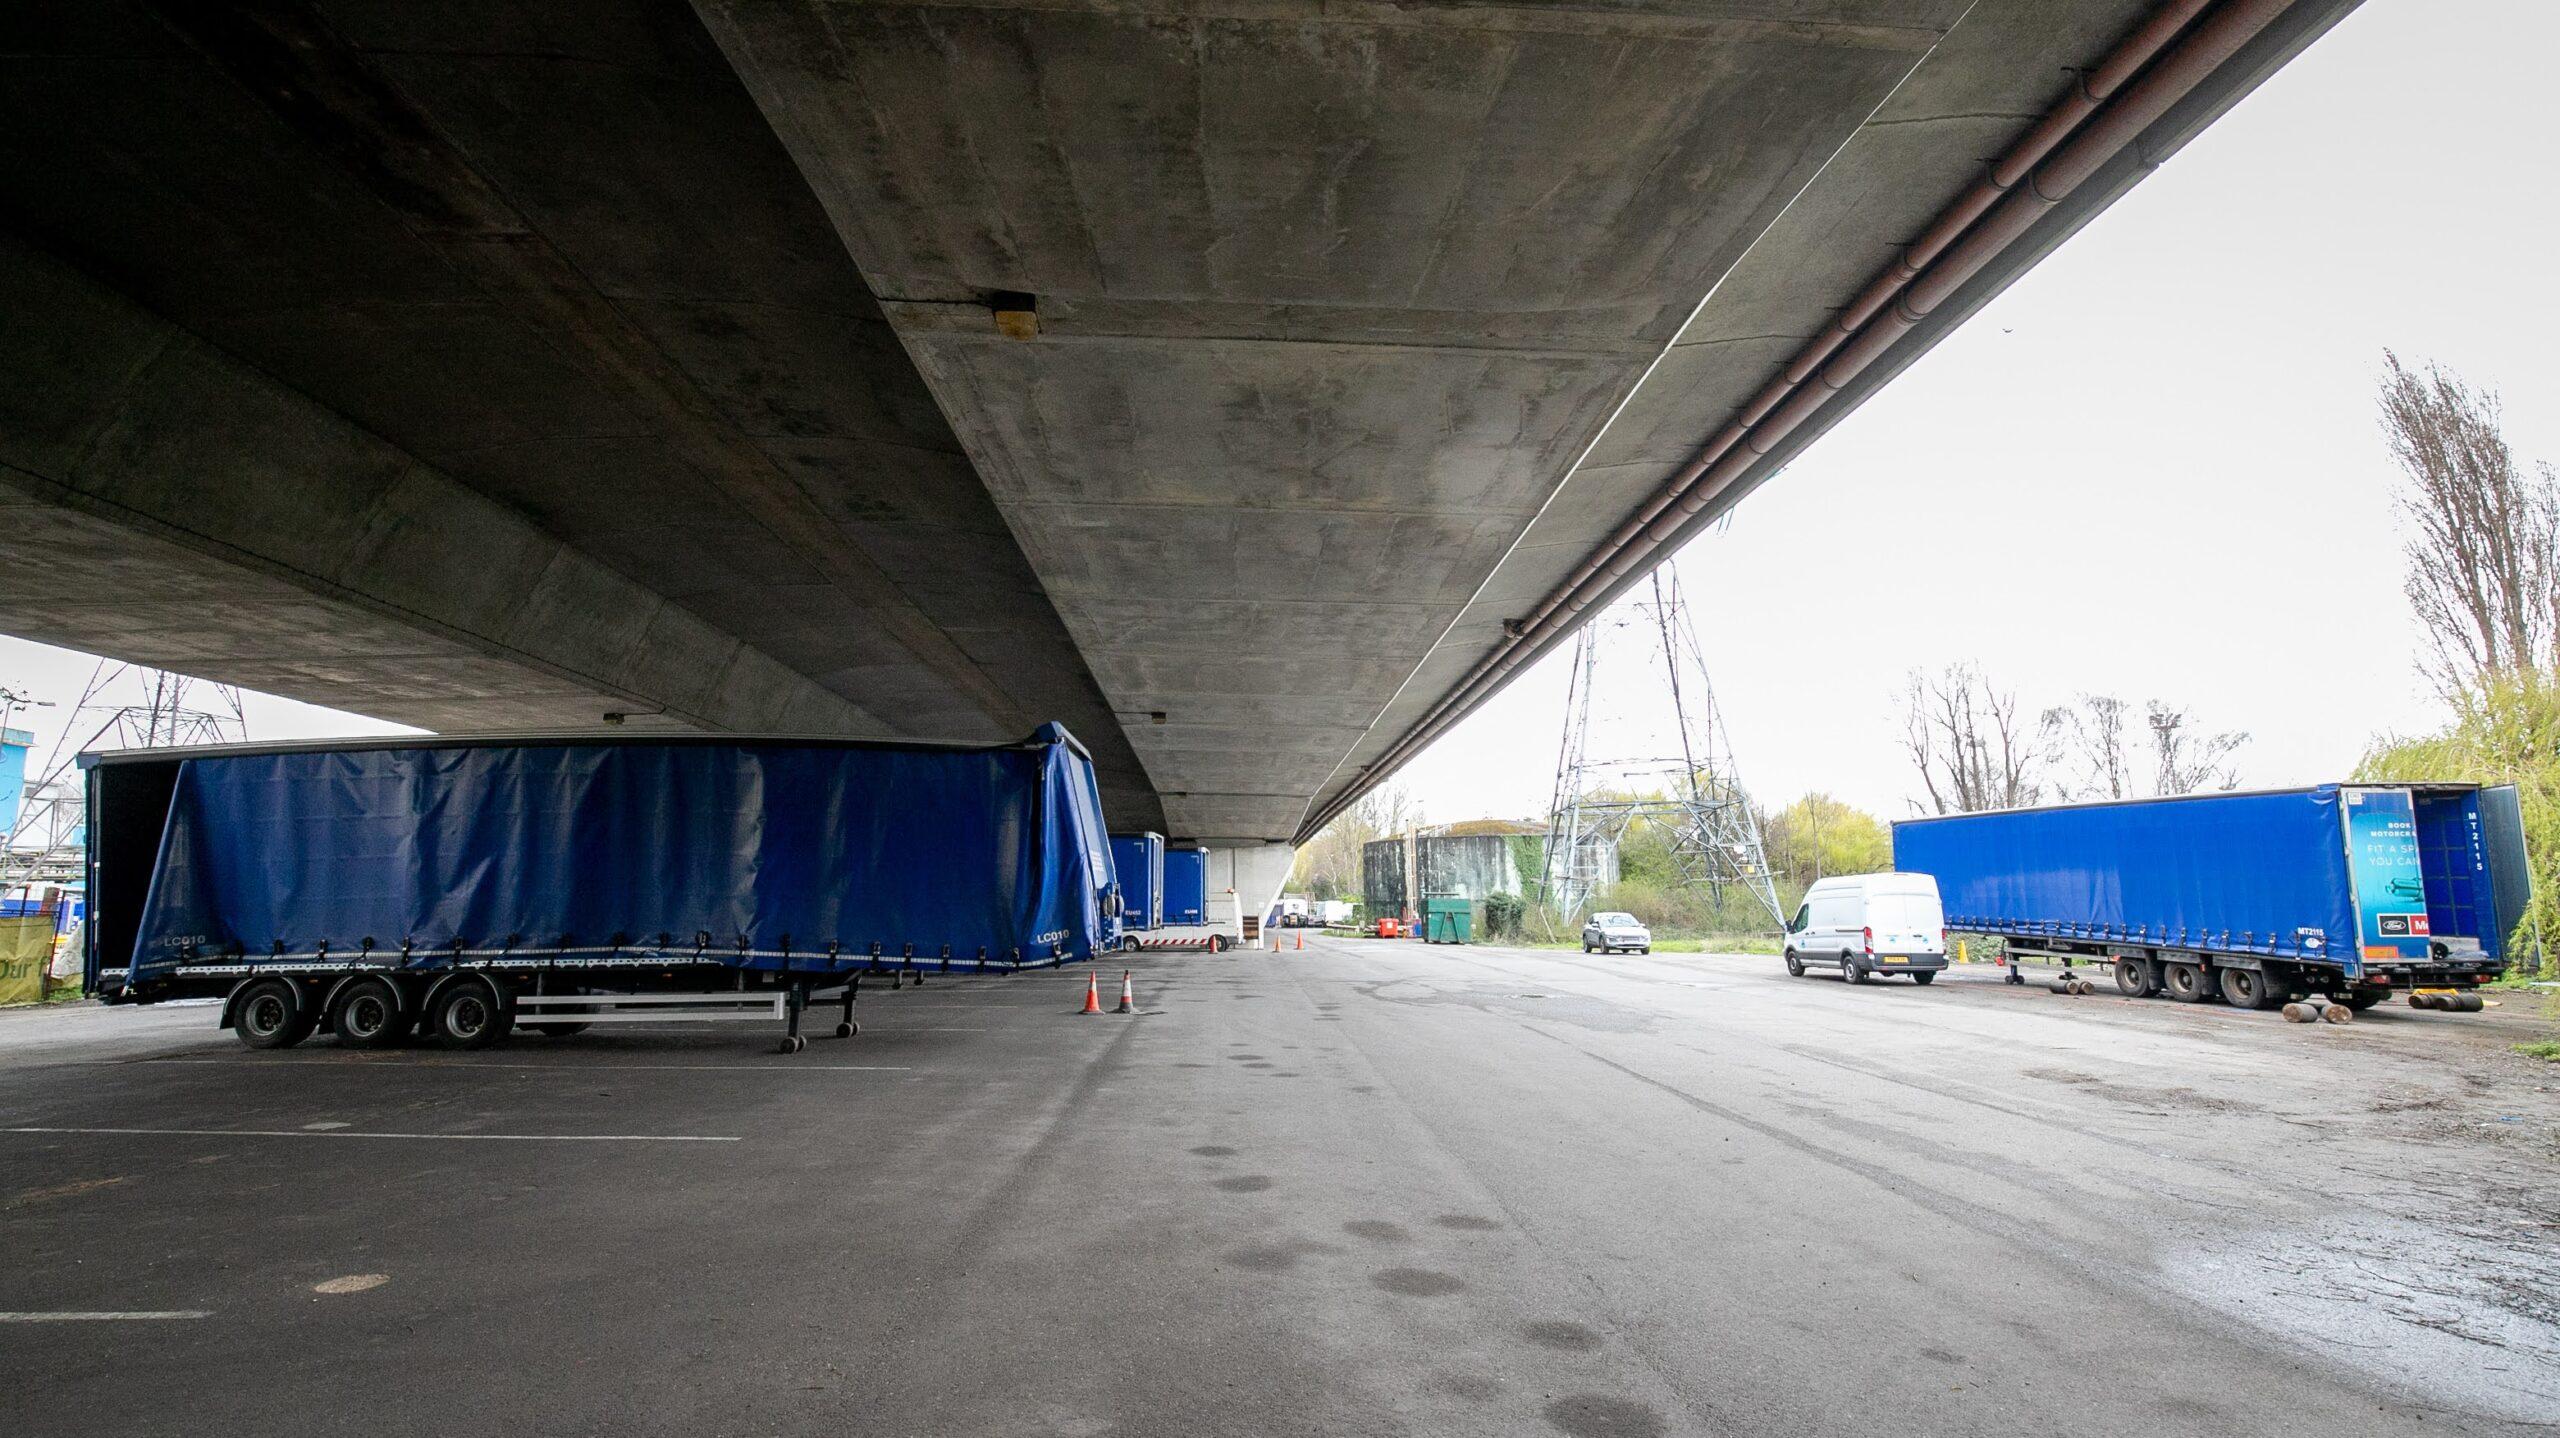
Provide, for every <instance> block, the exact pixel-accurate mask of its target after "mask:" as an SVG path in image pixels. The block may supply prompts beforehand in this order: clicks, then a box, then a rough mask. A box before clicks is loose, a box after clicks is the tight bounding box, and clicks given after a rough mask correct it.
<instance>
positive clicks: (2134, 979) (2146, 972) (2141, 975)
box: [2116, 959, 2160, 999]
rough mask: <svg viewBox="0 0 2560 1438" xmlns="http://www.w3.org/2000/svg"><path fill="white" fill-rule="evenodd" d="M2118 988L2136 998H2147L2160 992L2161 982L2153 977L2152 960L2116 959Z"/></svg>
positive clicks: (2129, 996) (2128, 996) (2126, 995)
mask: <svg viewBox="0 0 2560 1438" xmlns="http://www.w3.org/2000/svg"><path fill="white" fill-rule="evenodd" d="M2116 988H2117V989H2119V990H2120V991H2122V992H2123V994H2124V995H2125V997H2127V998H2134V999H2147V998H2149V997H2151V996H2152V995H2153V994H2156V993H2158V992H2160V985H2159V982H2158V981H2157V980H2155V979H2153V978H2152V977H2151V961H2150V960H2148V959H2118V960H2116Z"/></svg>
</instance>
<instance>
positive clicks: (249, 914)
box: [82, 724, 1120, 1051]
mask: <svg viewBox="0 0 2560 1438" xmlns="http://www.w3.org/2000/svg"><path fill="white" fill-rule="evenodd" d="M82 762H83V764H84V766H85V767H86V769H87V771H88V772H87V783H88V795H89V825H88V889H89V895H90V901H91V922H90V923H89V925H88V927H87V931H86V950H85V955H84V957H85V961H86V964H87V982H88V988H89V991H90V992H91V993H93V994H95V995H98V996H99V997H102V998H104V999H106V1000H107V1001H109V1002H111V1003H152V1002H156V1001H159V1000H164V999H174V998H191V997H204V996H219V997H221V998H222V999H223V1000H224V1003H223V1006H222V1023H223V1026H225V1027H227V1028H231V1029H233V1030H234V1031H235V1032H237V1033H238V1035H239V1036H240V1038H241V1039H242V1040H243V1041H244V1042H246V1043H249V1044H250V1045H252V1046H254V1047H262V1048H282V1047H288V1046H290V1045H292V1044H294V1043H297V1042H299V1041H300V1040H301V1039H303V1038H304V1037H306V1036H308V1035H309V1034H311V1033H313V1032H315V1031H324V1030H325V1031H328V1032H332V1033H334V1034H335V1035H336V1036H337V1038H338V1040H339V1041H340V1042H341V1043H345V1044H351V1045H355V1046H359V1047H366V1046H381V1045H388V1044H392V1043H397V1042H399V1041H401V1040H402V1039H404V1038H405V1037H407V1036H408V1035H409V1034H411V1033H412V1032H422V1033H424V1034H426V1035H427V1036H429V1037H431V1038H433V1039H435V1040H437V1041H439V1042H442V1043H444V1044H446V1045H448V1046H452V1047H460V1048H476V1047H480V1046H483V1045H485V1044H488V1043H493V1042H496V1041H497V1040H499V1039H501V1038H503V1037H505V1036H506V1034H507V1033H508V1032H509V1031H510V1030H511V1029H513V1028H515V1027H518V1026H522V1027H525V1028H531V1029H534V1030H536V1031H537V1032H542V1033H545V1034H551V1035H562V1034H568V1033H574V1032H576V1031H578V1030H580V1029H583V1028H585V1027H587V1026H588V1025H590V1024H598V1023H665V1022H680V1021H699V1020H707V1019H714V1018H737V1017H747V1016H760V1015H764V1014H770V1015H772V1016H773V1017H776V1018H781V1019H784V1020H786V1021H787V1023H788V1033H787V1035H786V1037H785V1038H784V1040H783V1047H784V1048H785V1050H786V1051H796V1050H798V1049H799V1048H800V1047H801V1046H802V1041H801V1038H800V1032H799V1031H800V1016H801V1013H802V1011H803V1009H804V1008H805V1007H806V1006H807V1005H808V1004H810V1003H812V1002H827V1003H834V1002H841V1003H842V1004H843V1008H844V1012H843V1017H842V1020H841V1022H840V1023H839V1024H838V1026H837V1033H838V1035H839V1036H840V1037H851V1036H852V1035H853V1034H854V1033H855V1032H856V1025H855V1022H854V1000H855V996H856V995H857V994H858V993H859V991H860V986H861V980H862V978H863V976H865V975H867V974H886V975H889V976H890V977H891V981H892V983H893V984H902V983H904V982H907V981H910V980H912V981H915V982H922V980H923V975H924V974H926V973H928V972H941V973H949V972H952V971H954V970H955V969H956V970H958V971H960V972H995V973H1010V972H1013V971H1015V970H1018V969H1021V968H1026V967H1033V966H1039V965H1051V964H1059V963H1065V962H1069V961H1073V960H1081V959H1090V958H1092V957H1093V956H1094V955H1095V954H1096V953H1100V952H1106V951H1109V950H1111V949H1114V948H1117V947H1118V946H1119V943H1120V927H1119V917H1118V911H1119V905H1118V899H1117V895H1116V890H1115V884H1114V876H1113V872H1112V866H1111V850H1110V841H1109V839H1108V838H1107V837H1106V835H1105V832H1104V829H1103V821H1102V804H1101V795H1100V791H1099V789H1098V788H1097V787H1096V785H1095V782H1094V775H1093V764H1092V759H1091V757H1090V756H1089V755H1088V754H1087V753H1086V752H1085V750H1084V748H1083V746H1082V745H1080V744H1078V743H1077V742H1076V740H1075V738H1074V737H1073V736H1072V735H1070V734H1068V733H1067V731H1066V730H1065V729H1064V728H1062V727H1060V726H1058V725H1055V724H1052V725H1047V726H1045V727H1043V728H1042V729H1040V730H1039V731H1038V732H1036V733H1034V734H1033V735H1032V736H1031V737H1029V738H1028V739H1025V740H1023V741H1022V742H1020V743H1017V744H1008V745H995V746H987V747H979V748H955V747H943V746H929V745H915V744H884V743H868V742H857V741H841V742H827V741H817V740H808V739H776V740H742V739H738V738H734V737H728V736H722V737H718V738H713V737H708V736H706V737H701V738H694V737H690V736H654V735H653V736H648V737H645V738H644V737H637V736H635V737H632V738H628V739H625V738H620V737H615V738H596V737H592V736H576V737H566V738H508V739H454V738H416V739H410V738H401V739H384V740H373V741H364V742H359V743H339V744H290V745H233V746H223V747H218V748H198V749H164V750H138V751H130V752H125V753H114V754H102V755H96V756H89V757H84V759H83V761H82Z"/></svg>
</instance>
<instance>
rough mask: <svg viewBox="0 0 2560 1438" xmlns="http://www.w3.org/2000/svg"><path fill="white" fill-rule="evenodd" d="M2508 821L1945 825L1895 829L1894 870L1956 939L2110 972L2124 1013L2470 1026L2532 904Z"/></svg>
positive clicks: (2080, 807)
mask: <svg viewBox="0 0 2560 1438" xmlns="http://www.w3.org/2000/svg"><path fill="white" fill-rule="evenodd" d="M2512 808H2513V794H2512V792H2511V791H2507V790H2499V789H2485V790H2484V789H2482V788H2480V787H2479V786H2477V785H2471V784H2322V785H2317V786H2314V787H2310V788H2302V789H2284V790H2271V791H2259V792H2250V793H2214V794H2191V795H2183V796H2179V797H2176V798H2166V799H2145V800H2126V801H2120V802H2112V803H2096V804H2073V805H2058V806H2052V807H2047V808H2036V809H2008V810H1999V811H1994V812H1989V813H1980V814H1952V815H1945V816H1942V817H1937V818H1927V819H1908V820H1903V821H1901V822H1898V823H1896V824H1895V825H1894V826H1893V855H1894V867H1895V868H1897V869H1900V870H1904V871H1908V872H1913V873H1924V874H1931V875H1934V876H1936V878H1937V880H1938V890H1939V893H1940V895H1941V896H1942V897H1943V898H1944V900H1945V903H1946V912H1947V927H1948V928H1949V929H1950V930H1953V931H1957V932H1963V933H1977V934H1987V935H1994V936H1997V937H1999V938H2001V939H2003V940H2005V941H2006V942H2007V943H2008V945H2009V947H2010V949H2011V950H2012V951H2013V952H2018V953H2026V954H2040V955H2047V956H2052V957H2056V958H2060V959H2062V960H2064V961H2065V962H2066V964H2068V963H2069V962H2072V961H2080V960H2085V961H2090V962H2094V963H2097V964H2102V965H2106V966H2109V967H2112V968H2113V970H2114V973H2115V979H2116V984H2117V986H2118V987H2119V988H2120V989H2122V990H2123V991H2124V992H2125V993H2128V994H2132V995H2135V996H2137V997H2147V996H2150V995H2154V994H2159V995H2165V996H2167V997H2170V998H2175V999H2181V1000H2185V1001H2188V1002H2200V1001H2203V1000H2207V999H2212V998H2220V999H2223V1000H2225V1001H2227V1002H2230V1003H2233V1004H2237V1005H2241V1006H2244V1007H2251V1008H2273V1007H2277V1006H2279V1005H2282V1004H2284V1003H2286V1002H2288V1001H2290V1000H2291V999H2294V998H2298V997H2307V996H2310V995H2314V994H2318V995H2325V996H2327V997H2329V998H2332V999H2335V1000H2337V1001H2339V1002H2342V1003H2344V1004H2346V1005H2348V1006H2349V1007H2350V1008H2367V1007H2370V1006H2371V1005H2373V1004H2375V1003H2378V1002H2380V1001H2381V1000H2382V999H2384V998H2387V997H2389V996H2390V995H2391V994H2392V993H2393V992H2395V991H2398V992H2403V993H2408V994H2410V995H2412V996H2413V997H2414V998H2417V999H2419V1001H2421V1002H2424V1003H2427V1004H2429V1005H2431V1006H2442V1007H2452V1008H2469V1009H2476V1008H2478V1007H2479V998H2478V995H2476V994H2475V993H2473V992H2472V990H2473V989H2474V988H2476V987H2477V986H2478V985H2480V984H2481V983H2484V982H2487V981H2488V980H2490V979H2493V978H2496V977H2497V976H2498V975H2499V974H2501V973H2503V972H2505V970H2506V967H2507V948H2508V945H2509V943H2510V941H2511V936H2512V935H2513V933H2514V931H2515V928H2516V924H2517V922H2518V920H2519V918H2520V916H2521V915H2522V913H2523V910H2524V905H2525V902H2526V899H2527V897H2528V896H2527V894H2526V893H2525V892H2524V884H2525V882H2526V881H2525V880H2524V879H2523V875H2524V874H2525V873H2526V872H2527V871H2526V868H2525V864H2524V856H2523V854H2522V853H2521V852H2520V847H2521V843H2522V836H2521V832H2520V830H2519V828H2518V827H2517V826H2513V825H2507V824H2502V823H2500V822H2498V819H2499V815H2500V814H2501V813H2503V812H2504V811H2505V810H2507V809H2512ZM2510 849H2515V850H2519V851H2518V852H2512V853H2511V852H2508V851H2509V850H2510Z"/></svg>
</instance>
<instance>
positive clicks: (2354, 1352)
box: [2161, 1216, 2560, 1422]
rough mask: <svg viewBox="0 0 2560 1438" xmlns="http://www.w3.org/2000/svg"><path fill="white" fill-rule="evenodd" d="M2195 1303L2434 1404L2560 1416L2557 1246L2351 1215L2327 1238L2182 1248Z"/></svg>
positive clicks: (2268, 1237) (2170, 1275) (2180, 1282)
mask: <svg viewBox="0 0 2560 1438" xmlns="http://www.w3.org/2000/svg"><path fill="white" fill-rule="evenodd" d="M2161 1273H2162V1275H2163V1276H2164V1277H2166V1278H2167V1279H2168V1280H2169V1282H2170V1283H2171V1284H2173V1285H2174V1286H2176V1287H2177V1288H2178V1289H2180V1290H2181V1291H2183V1292H2185V1293H2186V1294H2187V1295H2188V1296H2190V1297H2192V1298H2195V1299H2197V1300H2198V1301H2200V1302H2202V1303H2204V1304H2206V1305H2207V1306H2209V1307H2212V1308H2214V1309H2216V1310H2218V1311H2220V1312H2222V1313H2225V1314H2228V1315H2230V1316H2231V1317H2234V1318H2238V1319H2240V1320H2242V1321H2243V1322H2245V1323H2248V1324H2249V1325H2251V1326H2252V1327H2255V1328H2260V1329H2264V1330H2266V1331H2267V1332H2268V1333H2270V1334H2272V1335H2273V1336H2274V1337H2276V1338H2277V1339H2279V1340H2280V1341H2283V1342H2286V1343H2289V1344H2308V1345H2309V1346H2311V1347H2313V1348H2315V1349H2317V1350H2318V1351H2320V1352H2322V1353H2325V1354H2327V1355H2329V1356H2331V1357H2335V1358H2338V1359H2341V1360H2342V1361H2344V1362H2345V1363H2347V1364H2348V1365H2349V1366H2351V1367H2355V1368H2358V1369H2361V1370H2363V1371H2365V1372H2369V1373H2372V1374H2373V1375H2375V1376H2376V1377H2377V1378H2381V1379H2383V1380H2384V1381H2386V1382H2391V1383H2394V1384H2396V1385H2397V1386H2399V1387H2401V1388H2404V1389H2406V1390H2408V1391H2409V1393H2410V1394H2411V1395H2412V1396H2413V1397H2416V1398H2417V1399H2419V1400H2420V1401H2421V1402H2426V1403H2429V1404H2434V1405H2442V1406H2444V1407H2449V1408H2459V1409H2464V1410H2468V1411H2470V1412H2475V1413H2482V1414H2490V1415H2495V1416H2498V1417H2503V1418H2513V1419H2522V1420H2527V1421H2539V1422H2548V1421H2549V1420H2550V1417H2551V1415H2552V1414H2554V1413H2560V1246H2555V1245H2552V1244H2550V1243H2549V1242H2547V1241H2546V1239H2545V1234H2544V1231H2543V1230H2542V1229H2541V1227H2540V1226H2539V1225H2538V1224H2537V1225H2535V1226H2533V1227H2531V1228H2524V1227H2519V1228H2518V1229H2517V1230H2516V1233H2515V1235H2514V1236H2513V1237H2512V1238H2508V1237H2505V1236H2502V1235H2499V1234H2496V1233H2494V1232H2475V1233H2470V1234H2459V1233H2455V1232H2453V1231H2450V1230H2448V1229H2446V1228H2442V1227H2436V1226H2432V1225H2427V1224H2421V1223H2413V1222H2410V1221H2407V1220H2405V1219H2396V1218H2384V1217H2374V1216H2368V1217H2361V1218H2352V1219H2343V1220H2341V1221H2340V1222H2339V1224H2338V1225H2337V1227H2336V1230H2335V1231H2334V1233H2333V1234H2332V1235H2326V1236H2322V1237H2319V1238H2311V1237H2305V1236H2303V1235H2299V1234H2259V1235H2253V1236H2251V1237H2250V1238H2248V1239H2246V1240H2244V1241H2243V1243H2242V1244H2238V1245H2219V1244H2218V1245H2209V1246H2206V1247H2202V1248H2198V1249H2194V1250H2191V1251H2187V1252H2183V1253H2173V1254H2170V1255H2168V1256H2167V1257H2165V1258H2164V1259H2163V1261H2162V1263H2161Z"/></svg>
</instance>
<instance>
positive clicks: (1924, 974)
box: [1911, 969, 1938, 987]
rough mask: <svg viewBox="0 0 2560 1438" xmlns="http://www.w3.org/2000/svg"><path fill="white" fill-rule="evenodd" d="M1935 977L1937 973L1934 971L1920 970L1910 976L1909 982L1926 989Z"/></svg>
mask: <svg viewBox="0 0 2560 1438" xmlns="http://www.w3.org/2000/svg"><path fill="white" fill-rule="evenodd" d="M1937 976H1938V971H1937V970H1935V969H1921V970H1919V971H1918V972H1916V973H1914V974H1913V975H1912V976H1911V982H1913V983H1915V984H1919V985H1921V986H1923V987H1926V986H1927V985H1928V983H1929V981H1930V980H1932V979H1935V978H1936V977H1937Z"/></svg>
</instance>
